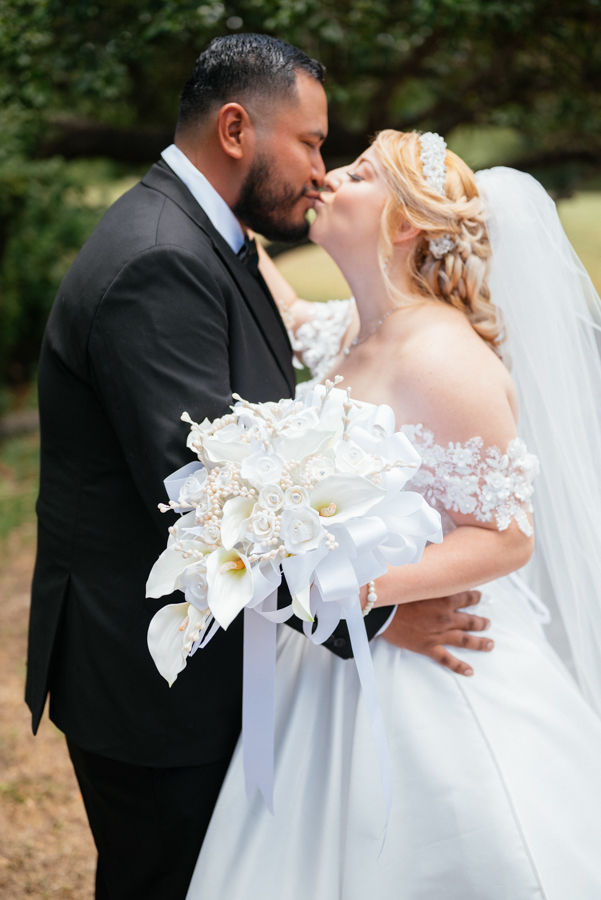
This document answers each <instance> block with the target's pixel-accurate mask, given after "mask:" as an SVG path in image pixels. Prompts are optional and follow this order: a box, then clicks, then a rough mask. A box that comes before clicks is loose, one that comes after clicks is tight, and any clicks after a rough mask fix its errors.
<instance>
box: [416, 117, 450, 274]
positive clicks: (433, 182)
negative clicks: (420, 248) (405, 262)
mask: <svg viewBox="0 0 601 900" xmlns="http://www.w3.org/2000/svg"><path fill="white" fill-rule="evenodd" d="M419 143H420V154H419V157H420V159H421V161H422V165H423V176H424V178H425V179H426V181H427V182H428V184H429V185H430V187H432V188H434V190H435V191H438V193H439V194H442V196H443V197H444V196H445V181H446V177H447V164H446V158H447V145H446V141H445V140H444V138H442V137H441V136H440V135H439V134H435V133H434V132H433V131H428V132H426V134H422V135H420V137H419ZM454 246H455V240H454V238H453V237H451V235H450V234H443V236H442V237H439V238H433V239H432V240H430V241H428V247H429V248H430V253H431V254H432V256H433V257H434V258H435V259H442V257H443V256H446V254H447V253H450V251H451V250H452V249H453V247H454Z"/></svg>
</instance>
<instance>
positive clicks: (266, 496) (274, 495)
mask: <svg viewBox="0 0 601 900" xmlns="http://www.w3.org/2000/svg"><path fill="white" fill-rule="evenodd" d="M259 504H260V505H261V506H262V507H263V509H267V510H269V512H277V511H278V510H279V509H281V508H282V506H283V505H284V494H283V491H282V489H281V487H280V486H279V484H269V485H267V487H264V488H263V489H262V491H261V493H260V494H259Z"/></svg>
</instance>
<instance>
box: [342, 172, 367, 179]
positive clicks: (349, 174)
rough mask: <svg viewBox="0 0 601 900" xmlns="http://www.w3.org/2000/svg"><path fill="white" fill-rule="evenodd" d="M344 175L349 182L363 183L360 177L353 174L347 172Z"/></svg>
mask: <svg viewBox="0 0 601 900" xmlns="http://www.w3.org/2000/svg"><path fill="white" fill-rule="evenodd" d="M346 174H347V175H348V177H349V178H350V179H351V181H363V178H361V176H360V175H355V174H354V173H353V172H347V173H346Z"/></svg>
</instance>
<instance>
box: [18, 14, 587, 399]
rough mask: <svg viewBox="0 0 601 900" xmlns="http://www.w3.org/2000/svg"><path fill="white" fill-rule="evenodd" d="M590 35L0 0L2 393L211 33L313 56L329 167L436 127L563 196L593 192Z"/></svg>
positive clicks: (468, 17)
mask: <svg viewBox="0 0 601 900" xmlns="http://www.w3.org/2000/svg"><path fill="white" fill-rule="evenodd" d="M199 2H200V5H198V4H199ZM600 25H601V0H571V2H569V3H567V2H565V0H521V2H497V0H392V2H384V0H242V2H232V3H222V2H218V0H146V2H145V3H144V4H141V3H139V0H96V3H95V4H94V2H93V0H92V2H91V3H90V2H88V0H86V2H82V0H69V2H65V0H0V101H1V109H0V383H4V384H8V383H12V384H17V383H19V382H23V381H26V380H27V379H29V378H30V377H31V375H32V372H33V370H34V367H35V360H36V358H37V352H38V348H39V342H40V338H41V334H42V331H43V327H44V322H45V318H46V315H47V312H48V310H49V308H50V305H51V303H52V300H53V298H54V294H55V292H56V289H57V287H58V284H59V283H60V280H61V278H62V276H63V274H64V272H65V271H66V269H67V268H68V265H69V264H70V262H71V260H72V259H73V256H74V254H75V253H76V252H77V250H78V249H79V247H80V246H81V244H82V243H83V241H84V240H85V238H86V236H87V234H88V233H89V231H90V230H91V229H92V228H93V226H94V224H95V222H96V221H97V220H98V218H99V216H100V215H101V214H102V212H103V210H104V209H105V208H106V206H107V205H108V203H109V202H110V201H111V199H113V197H114V196H116V195H117V194H118V192H119V190H118V187H119V185H121V189H123V187H125V186H127V185H129V184H131V183H133V181H135V179H136V178H137V177H139V175H140V174H142V172H143V171H144V170H145V169H146V167H147V166H148V164H149V163H152V162H153V161H155V160H156V158H157V157H158V155H159V153H160V151H161V150H162V149H163V148H164V147H165V146H166V145H167V144H168V143H170V142H171V138H172V134H173V127H174V125H175V121H176V118H177V106H178V96H179V92H180V90H181V87H182V85H183V83H184V81H185V80H186V78H187V77H188V75H189V74H190V71H191V69H192V66H193V64H194V60H195V58H196V56H197V55H198V53H199V51H200V50H201V49H202V48H203V46H204V45H205V44H206V43H207V41H208V40H210V39H211V38H212V37H214V36H216V35H218V34H227V33H233V32H239V31H260V32H267V33H270V34H274V35H277V36H278V37H282V38H284V39H286V40H289V41H291V42H292V43H295V44H297V45H298V46H300V47H302V48H303V49H304V50H305V51H306V52H308V53H309V54H310V55H312V56H315V57H317V58H319V59H320V60H321V61H322V62H324V63H325V65H326V66H327V68H328V82H327V91H328V95H329V99H330V116H331V133H330V136H329V138H328V141H327V142H326V144H325V146H324V156H325V157H326V162H327V163H328V164H330V165H332V164H339V163H340V162H344V161H347V160H350V159H352V158H353V157H354V156H355V155H356V154H357V153H358V152H360V151H361V149H363V147H364V146H365V144H366V140H367V137H368V136H369V135H371V134H374V133H375V132H376V131H378V130H380V129H382V128H386V127H395V128H400V129H413V128H417V129H420V130H430V129H432V130H436V131H439V132H440V133H442V134H444V135H445V136H447V139H448V141H449V144H450V146H451V147H452V148H453V149H455V150H456V151H457V152H459V153H460V154H461V155H463V156H464V158H466V160H467V161H468V162H469V163H470V164H471V165H472V166H474V167H475V168H479V167H483V166H487V165H490V164H498V163H509V164H511V165H513V166H516V167H518V168H522V169H525V170H528V171H530V172H532V173H533V174H534V175H535V176H536V177H538V178H539V179H540V180H541V181H542V182H543V183H544V184H545V186H547V187H548V188H549V189H551V190H552V191H553V192H554V193H555V195H556V196H557V197H562V196H568V195H570V194H571V193H572V192H574V191H575V190H576V189H580V188H582V187H591V186H595V185H596V184H597V185H601V181H600V180H599V179H600V176H601V41H600V40H599V33H600Z"/></svg>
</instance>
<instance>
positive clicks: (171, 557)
mask: <svg viewBox="0 0 601 900" xmlns="http://www.w3.org/2000/svg"><path fill="white" fill-rule="evenodd" d="M179 546H181V547H182V548H183V551H182V550H181V549H178V546H177V545H176V544H170V545H169V546H168V547H167V549H166V550H163V552H162V553H161V555H160V556H159V558H158V559H157V561H156V562H155V564H154V566H153V567H152V569H151V570H150V575H149V576H148V581H147V582H146V596H147V597H152V598H153V599H155V600H158V598H159V597H164V595H165V594H172V593H173V591H175V590H177V588H178V587H179V584H178V580H179V576H180V574H181V572H183V570H184V569H185V568H186V566H189V565H190V563H192V562H193V561H194V560H193V559H191V558H190V557H189V556H188V557H186V556H184V552H190V553H193V552H194V551H200V552H201V553H208V552H209V548H208V547H207V546H206V544H203V543H202V542H201V541H180V542H179Z"/></svg>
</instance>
